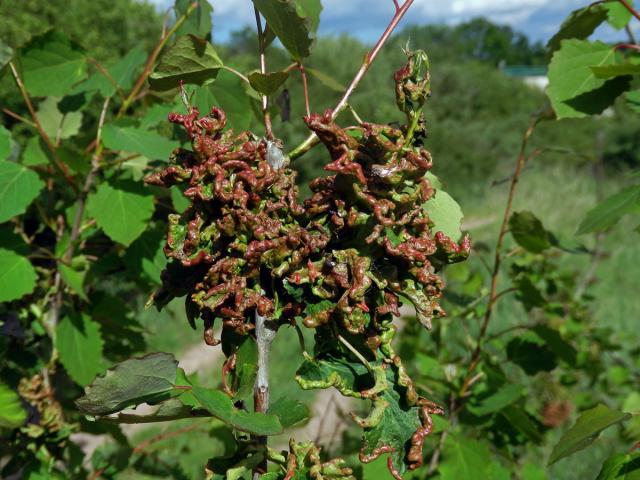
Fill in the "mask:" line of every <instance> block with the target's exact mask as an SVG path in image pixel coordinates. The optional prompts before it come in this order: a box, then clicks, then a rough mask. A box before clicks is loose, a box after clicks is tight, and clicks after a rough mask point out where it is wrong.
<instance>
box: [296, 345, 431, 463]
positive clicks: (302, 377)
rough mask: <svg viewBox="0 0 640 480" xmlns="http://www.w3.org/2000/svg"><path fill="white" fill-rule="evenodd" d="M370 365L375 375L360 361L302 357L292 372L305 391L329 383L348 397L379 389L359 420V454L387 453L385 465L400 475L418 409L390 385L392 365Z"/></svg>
mask: <svg viewBox="0 0 640 480" xmlns="http://www.w3.org/2000/svg"><path fill="white" fill-rule="evenodd" d="M371 367H372V368H373V370H374V372H375V373H374V374H375V378H374V377H373V376H372V375H371V373H370V372H369V371H368V370H367V368H366V367H365V366H364V365H362V364H361V363H360V362H351V361H349V360H347V359H344V358H334V357H332V356H325V357H323V358H321V359H306V360H305V361H304V363H303V364H302V365H301V366H300V368H299V369H298V371H297V373H296V381H297V382H298V384H299V385H300V386H301V387H302V388H303V389H305V390H307V389H313V388H329V387H332V386H333V387H335V388H336V389H338V391H340V393H341V394H342V395H346V396H352V397H360V392H361V391H363V390H367V389H371V388H376V389H379V390H381V391H380V392H379V393H377V394H376V399H375V401H374V403H373V408H372V410H371V412H370V414H369V416H368V417H367V418H366V419H362V420H361V421H362V422H363V424H364V434H363V437H362V449H361V454H362V455H364V456H371V457H377V456H379V454H380V453H382V452H389V456H390V459H389V466H390V467H391V466H393V468H394V469H395V470H396V471H397V472H399V473H400V474H401V475H402V473H404V472H405V471H406V470H407V465H406V463H405V456H406V452H407V448H408V447H409V445H410V444H411V438H412V436H413V434H414V433H415V432H416V431H417V430H418V429H419V428H421V426H422V424H421V420H420V408H419V407H417V406H409V405H407V402H406V399H405V398H404V396H402V395H401V392H402V391H403V390H402V389H398V388H393V385H397V382H398V380H397V378H396V372H395V371H394V369H393V368H386V369H384V368H382V366H381V364H380V363H374V362H372V363H371ZM380 373H381V374H382V375H381V377H382V378H379V377H380ZM385 385H386V386H385ZM380 387H381V388H380ZM372 460H373V458H372Z"/></svg>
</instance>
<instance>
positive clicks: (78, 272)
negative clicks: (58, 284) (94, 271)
mask: <svg viewBox="0 0 640 480" xmlns="http://www.w3.org/2000/svg"><path fill="white" fill-rule="evenodd" d="M74 260H75V261H77V260H81V261H83V263H84V265H83V268H79V267H75V268H74V267H70V266H68V265H63V264H60V265H59V266H58V269H59V270H60V275H61V276H62V280H64V283H65V284H66V285H67V286H68V287H69V288H71V290H73V291H74V292H75V293H77V294H78V295H79V296H80V298H82V299H83V300H84V301H85V302H88V301H89V298H88V297H87V294H86V293H84V277H85V276H86V275H87V267H88V264H87V262H86V259H85V258H84V257H83V256H79V257H76V258H74Z"/></svg>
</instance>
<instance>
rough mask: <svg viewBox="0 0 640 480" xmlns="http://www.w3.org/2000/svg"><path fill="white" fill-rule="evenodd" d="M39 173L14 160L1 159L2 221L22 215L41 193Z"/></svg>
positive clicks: (0, 219) (42, 184) (0, 201)
mask: <svg viewBox="0 0 640 480" xmlns="http://www.w3.org/2000/svg"><path fill="white" fill-rule="evenodd" d="M42 187H44V183H43V182H42V180H40V178H39V177H38V174H36V173H35V172H32V171H31V170H29V169H28V168H25V167H23V166H22V165H18V164H17V163H13V162H2V161H0V222H6V221H7V220H9V219H11V218H12V217H15V216H16V215H20V214H21V213H24V212H25V211H26V210H27V207H28V206H29V205H30V204H31V202H32V201H33V200H34V199H35V198H36V197H37V196H38V195H39V194H40V190H42Z"/></svg>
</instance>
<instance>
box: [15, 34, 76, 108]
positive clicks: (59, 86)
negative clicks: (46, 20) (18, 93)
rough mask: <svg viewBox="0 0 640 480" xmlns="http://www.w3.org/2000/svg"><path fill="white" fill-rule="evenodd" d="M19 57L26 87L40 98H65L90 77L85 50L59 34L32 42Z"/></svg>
mask: <svg viewBox="0 0 640 480" xmlns="http://www.w3.org/2000/svg"><path fill="white" fill-rule="evenodd" d="M19 55H20V65H21V67H22V75H23V81H24V85H25V87H26V89H27V91H28V92H29V93H30V94H31V95H33V96H36V97H45V96H56V97H62V96H64V95H65V94H66V93H67V92H69V91H70V90H71V87H72V86H73V85H74V84H76V83H78V82H79V81H80V80H82V79H84V78H85V76H86V74H87V63H86V59H85V57H84V53H83V51H82V49H81V48H80V47H79V46H78V45H76V44H75V43H73V42H71V40H69V39H68V38H67V37H66V36H65V35H64V34H62V33H60V32H58V31H55V30H51V31H49V32H47V33H44V34H43V35H39V36H37V37H34V38H32V39H31V41H30V42H29V43H28V44H27V45H26V46H25V47H23V48H22V49H20V53H19Z"/></svg>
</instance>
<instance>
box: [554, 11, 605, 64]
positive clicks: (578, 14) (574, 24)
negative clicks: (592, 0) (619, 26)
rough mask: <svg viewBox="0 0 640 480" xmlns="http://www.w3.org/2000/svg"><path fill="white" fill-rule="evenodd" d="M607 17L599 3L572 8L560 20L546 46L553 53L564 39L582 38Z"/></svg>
mask: <svg viewBox="0 0 640 480" xmlns="http://www.w3.org/2000/svg"><path fill="white" fill-rule="evenodd" d="M606 19H607V10H606V9H605V8H602V6H600V5H589V6H588V7H585V8H580V9H578V10H574V11H573V12H571V13H570V14H569V16H568V17H567V18H566V19H565V20H564V22H562V25H561V26H560V30H558V32H557V33H556V34H555V35H554V36H553V37H551V39H549V42H548V43H547V48H548V50H549V53H553V52H555V51H556V50H558V49H559V48H560V44H561V42H562V40H564V39H584V38H587V37H588V36H589V35H591V34H592V33H593V31H594V30H595V29H596V28H597V27H598V25H600V24H601V23H602V22H604V21H605V20H606Z"/></svg>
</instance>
